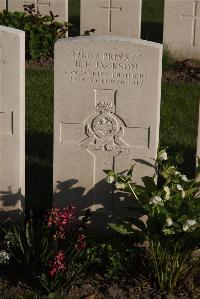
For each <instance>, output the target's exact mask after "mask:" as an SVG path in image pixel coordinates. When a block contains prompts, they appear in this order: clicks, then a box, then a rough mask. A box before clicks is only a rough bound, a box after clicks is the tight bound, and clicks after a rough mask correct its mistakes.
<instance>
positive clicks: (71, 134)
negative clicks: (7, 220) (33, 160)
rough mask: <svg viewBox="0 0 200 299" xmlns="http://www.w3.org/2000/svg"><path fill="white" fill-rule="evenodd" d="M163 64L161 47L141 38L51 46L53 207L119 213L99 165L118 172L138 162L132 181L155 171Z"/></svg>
mask: <svg viewBox="0 0 200 299" xmlns="http://www.w3.org/2000/svg"><path fill="white" fill-rule="evenodd" d="M161 65H162V46H161V45H159V44H156V43H152V42H147V41H142V40H139V39H133V38H122V37H112V36H93V37H79V38H68V39H61V40H59V41H58V42H57V43H56V45H55V110H54V192H55V197H54V198H55V204H56V206H59V207H64V206H66V205H67V204H68V203H69V202H71V203H72V202H73V203H74V204H75V205H77V206H78V207H79V208H80V209H81V210H83V209H85V208H88V207H90V208H91V209H92V210H93V211H96V210H98V211H101V212H102V213H103V214H109V213H115V212H119V211H120V210H119V209H118V207H119V206H120V204H121V203H120V202H119V201H118V200H117V199H116V200H113V198H114V197H115V195H114V194H113V193H112V192H111V191H112V190H111V189H112V188H111V186H110V185H109V184H107V183H106V181H105V173H104V172H103V170H104V169H113V170H115V171H117V172H121V171H125V170H127V169H128V168H129V167H130V166H131V165H133V164H136V165H135V168H134V172H135V174H136V176H134V181H136V182H137V183H141V177H143V176H148V175H150V176H151V175H153V174H154V168H153V165H154V161H153V160H152V158H153V159H155V158H156V156H157V146H158V139H159V121H160V95H161V73H162V70H161ZM131 202H132V200H131ZM122 204H123V203H122ZM129 204H130V202H129ZM129 204H128V205H129ZM120 212H121V211H120ZM102 213H101V215H102ZM101 217H102V216H101Z"/></svg>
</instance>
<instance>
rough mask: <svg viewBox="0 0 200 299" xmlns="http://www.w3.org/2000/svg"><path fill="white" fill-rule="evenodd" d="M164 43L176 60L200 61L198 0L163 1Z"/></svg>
mask: <svg viewBox="0 0 200 299" xmlns="http://www.w3.org/2000/svg"><path fill="white" fill-rule="evenodd" d="M164 43H165V45H166V46H167V47H168V49H169V50H170V52H171V53H172V55H173V56H174V57H176V58H178V59H190V58H195V59H200V0H165V20H164Z"/></svg>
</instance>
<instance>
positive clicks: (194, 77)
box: [26, 58, 200, 84]
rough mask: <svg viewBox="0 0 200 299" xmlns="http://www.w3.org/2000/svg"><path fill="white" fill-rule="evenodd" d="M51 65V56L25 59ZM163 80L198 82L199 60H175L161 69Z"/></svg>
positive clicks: (37, 66)
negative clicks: (165, 68) (164, 68)
mask: <svg viewBox="0 0 200 299" xmlns="http://www.w3.org/2000/svg"><path fill="white" fill-rule="evenodd" d="M53 66H54V60H53V58H49V59H42V60H40V61H34V60H27V61H26V67H27V68H35V69H49V70H52V69H53ZM163 82H169V83H176V82H195V83H199V84H200V61H197V60H190V59H188V60H184V61H177V62H176V63H174V64H173V65H171V66H170V67H169V69H167V70H164V71H163Z"/></svg>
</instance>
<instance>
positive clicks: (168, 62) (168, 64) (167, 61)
mask: <svg viewBox="0 0 200 299" xmlns="http://www.w3.org/2000/svg"><path fill="white" fill-rule="evenodd" d="M174 64H175V59H174V58H173V57H172V56H171V54H170V52H169V49H168V48H167V47H166V46H165V47H164V49H163V61H162V65H163V71H166V70H168V69H172V68H173V66H174Z"/></svg>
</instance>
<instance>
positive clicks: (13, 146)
mask: <svg viewBox="0 0 200 299" xmlns="http://www.w3.org/2000/svg"><path fill="white" fill-rule="evenodd" d="M0 95H1V97H0V221H1V220H2V219H3V218H5V220H8V218H9V217H10V218H11V219H14V218H16V217H18V216H19V212H20V211H21V209H22V206H23V201H24V193H25V178H24V177H25V125H24V122H25V34H24V32H23V31H20V30H16V29H12V28H8V27H2V26H0Z"/></svg>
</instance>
